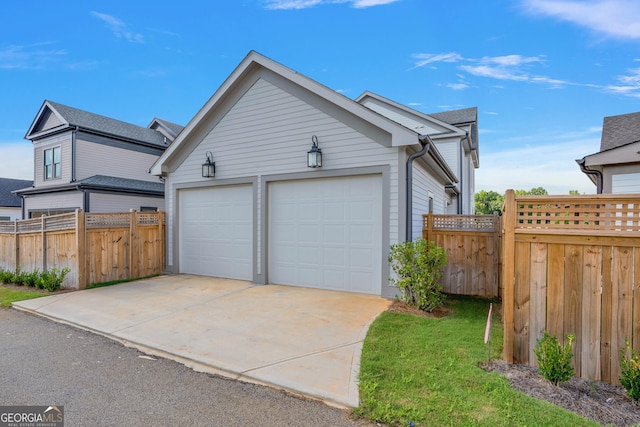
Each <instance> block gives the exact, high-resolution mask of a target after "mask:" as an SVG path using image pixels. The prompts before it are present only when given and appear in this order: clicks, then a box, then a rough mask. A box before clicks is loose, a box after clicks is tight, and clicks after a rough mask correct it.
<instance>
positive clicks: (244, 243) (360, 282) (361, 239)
mask: <svg viewBox="0 0 640 427" xmlns="http://www.w3.org/2000/svg"><path fill="white" fill-rule="evenodd" d="M264 188H266V199H265V200H264V202H263V204H262V206H264V208H263V209H257V210H258V212H255V210H256V209H254V206H260V204H259V203H254V198H257V196H256V194H255V191H254V186H253V185H230V186H214V187H204V188H195V189H181V190H179V191H178V198H179V224H180V225H179V236H178V240H179V254H180V255H179V263H180V272H182V273H190V274H201V275H209V276H215V277H226V278H232V279H242V280H252V279H253V277H254V274H253V273H254V269H256V267H257V266H256V265H255V264H257V263H256V261H255V260H256V259H259V257H260V256H261V255H264V258H262V259H264V260H265V262H264V265H265V266H266V267H267V268H266V272H265V274H266V283H273V284H285V285H294V286H306V287H313V288H321V289H335V290H344V291H353V292H362V293H371V294H380V291H381V262H382V177H381V176H380V175H362V176H348V177H336V178H317V179H302V180H276V181H270V182H268V183H267V184H266V185H265V187H264ZM256 215H259V216H256ZM260 215H261V216H260ZM260 224H266V226H267V229H266V233H263V234H262V235H264V236H266V239H260V238H259V237H258V236H260V235H261V233H259V232H255V231H256V229H258V228H259V227H260ZM263 240H266V241H263ZM257 246H262V247H257ZM254 254H255V257H254ZM259 264H262V263H259Z"/></svg>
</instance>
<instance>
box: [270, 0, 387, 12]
mask: <svg viewBox="0 0 640 427" xmlns="http://www.w3.org/2000/svg"><path fill="white" fill-rule="evenodd" d="M397 1H400V0H267V1H266V5H265V7H266V8H267V9H274V10H288V9H308V8H311V7H315V6H318V5H323V4H337V3H350V4H351V7H353V8H356V9H364V8H367V7H373V6H380V5H385V4H391V3H395V2H397Z"/></svg>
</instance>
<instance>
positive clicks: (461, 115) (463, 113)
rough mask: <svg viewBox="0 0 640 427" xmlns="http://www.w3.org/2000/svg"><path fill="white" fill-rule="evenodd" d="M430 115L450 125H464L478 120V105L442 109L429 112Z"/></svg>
mask: <svg viewBox="0 0 640 427" xmlns="http://www.w3.org/2000/svg"><path fill="white" fill-rule="evenodd" d="M429 116H431V117H433V118H436V119H438V120H440V121H443V122H445V123H448V124H450V125H462V124H465V123H475V122H477V121H478V107H470V108H463V109H461V110H452V111H442V112H440V113H433V114H429Z"/></svg>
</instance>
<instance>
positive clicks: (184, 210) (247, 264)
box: [179, 185, 253, 280]
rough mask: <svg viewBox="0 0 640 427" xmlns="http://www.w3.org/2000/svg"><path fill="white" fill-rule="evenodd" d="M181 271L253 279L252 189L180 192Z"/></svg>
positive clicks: (223, 188) (237, 187) (220, 188)
mask: <svg viewBox="0 0 640 427" xmlns="http://www.w3.org/2000/svg"><path fill="white" fill-rule="evenodd" d="M179 199H180V227H179V253H180V272H182V273H190V274H200V275H206V276H214V277H224V278H231V279H242V280H252V278H253V270H252V265H253V263H252V260H253V246H252V245H253V203H252V199H253V190H252V187H251V186H248V185H243V186H229V187H210V188H197V189H185V190H180V193H179Z"/></svg>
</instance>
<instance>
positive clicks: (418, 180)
mask: <svg viewBox="0 0 640 427" xmlns="http://www.w3.org/2000/svg"><path fill="white" fill-rule="evenodd" d="M412 195H413V196H412V198H413V201H412V202H413V212H412V227H411V230H412V236H413V240H415V239H417V238H418V237H421V236H422V215H424V214H426V213H428V212H429V197H433V213H434V214H444V213H445V209H446V204H447V203H446V201H447V199H448V197H446V195H445V193H444V187H443V186H442V183H441V182H438V181H437V180H435V179H434V178H433V176H432V175H431V174H429V173H428V172H427V170H426V169H425V168H424V166H422V164H420V162H414V163H413V192H412Z"/></svg>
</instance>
